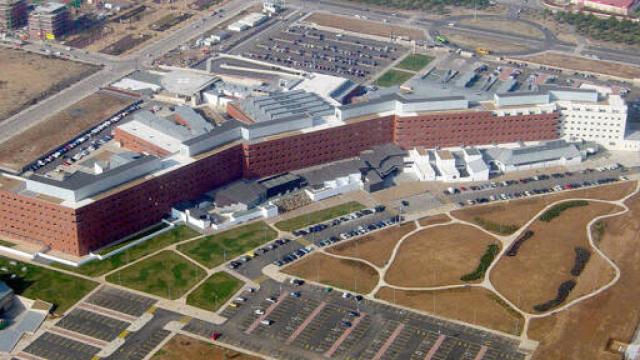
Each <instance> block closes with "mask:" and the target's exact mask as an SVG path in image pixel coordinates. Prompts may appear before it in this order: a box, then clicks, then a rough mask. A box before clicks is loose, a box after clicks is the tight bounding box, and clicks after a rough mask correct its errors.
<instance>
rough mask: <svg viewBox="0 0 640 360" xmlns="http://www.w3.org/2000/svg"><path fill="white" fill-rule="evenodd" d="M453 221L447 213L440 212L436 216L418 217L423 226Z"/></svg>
mask: <svg viewBox="0 0 640 360" xmlns="http://www.w3.org/2000/svg"><path fill="white" fill-rule="evenodd" d="M448 221H451V218H450V217H449V215H447V214H438V215H434V216H426V217H423V218H421V219H418V223H419V224H420V225H422V226H429V225H435V224H442V223H446V222H448Z"/></svg>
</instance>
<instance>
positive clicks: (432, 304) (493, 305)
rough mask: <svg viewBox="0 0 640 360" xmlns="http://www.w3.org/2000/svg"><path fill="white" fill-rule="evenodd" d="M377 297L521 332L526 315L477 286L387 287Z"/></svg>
mask: <svg viewBox="0 0 640 360" xmlns="http://www.w3.org/2000/svg"><path fill="white" fill-rule="evenodd" d="M376 297H377V298H379V299H383V300H385V301H388V302H390V303H394V298H395V303H396V304H398V305H402V306H406V307H410V308H413V309H417V310H420V311H424V312H427V313H432V314H435V315H438V316H442V317H445V318H449V319H455V320H460V321H464V322H466V323H470V324H475V325H479V326H484V327H486V328H490V329H494V330H498V331H502V332H505V333H508V334H513V335H520V333H521V332H522V326H523V325H524V319H523V318H522V316H521V315H520V314H519V313H518V312H517V311H515V310H514V309H512V308H510V307H509V305H507V304H506V303H504V302H503V301H502V300H500V298H498V297H497V296H496V295H495V294H493V293H492V292H490V291H488V290H486V289H483V288H477V287H469V288H462V289H450V290H440V291H402V290H396V291H395V296H394V291H393V289H392V288H389V287H383V288H381V289H380V291H378V292H377V293H376Z"/></svg>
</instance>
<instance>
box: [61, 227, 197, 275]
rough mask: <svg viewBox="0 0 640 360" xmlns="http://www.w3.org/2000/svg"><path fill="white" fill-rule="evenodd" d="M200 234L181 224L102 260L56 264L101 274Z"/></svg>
mask: <svg viewBox="0 0 640 360" xmlns="http://www.w3.org/2000/svg"><path fill="white" fill-rule="evenodd" d="M198 235H200V234H198V233H197V232H195V231H194V230H191V229H190V228H188V227H186V226H184V225H181V226H177V227H175V228H174V229H172V230H169V231H167V232H165V233H162V234H160V235H158V236H156V237H154V238H151V239H149V240H147V241H145V242H143V243H142V244H138V245H136V246H134V247H132V248H130V249H127V250H125V251H123V252H121V253H120V254H117V255H114V256H112V257H110V258H108V259H105V260H102V261H100V260H96V261H91V262H89V263H87V264H84V265H82V266H80V267H77V268H74V267H71V266H65V265H58V264H56V265H55V266H57V267H60V268H62V269H66V270H70V271H75V272H78V273H80V274H84V275H87V276H100V275H103V274H106V273H108V272H109V271H111V270H115V269H117V268H119V267H122V266H124V265H126V264H128V263H130V262H132V261H135V260H137V259H140V258H141V257H143V256H146V255H149V254H151V253H153V252H155V251H157V250H160V249H162V248H165V247H167V246H169V245H171V244H175V243H177V242H180V241H182V240H186V239H190V238H192V237H195V236H198ZM119 245H120V244H118V245H115V246H114V247H116V248H117V247H118V246H119ZM112 250H113V249H112Z"/></svg>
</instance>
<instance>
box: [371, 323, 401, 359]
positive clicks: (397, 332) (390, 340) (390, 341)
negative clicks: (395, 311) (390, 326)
mask: <svg viewBox="0 0 640 360" xmlns="http://www.w3.org/2000/svg"><path fill="white" fill-rule="evenodd" d="M402 329H404V324H398V326H396V329H395V330H393V333H391V335H390V336H389V337H388V338H387V341H385V343H384V345H382V347H381V348H380V350H378V352H377V353H376V355H375V356H374V357H373V360H380V359H381V358H382V355H384V353H386V352H387V350H388V349H389V347H391V344H393V342H394V341H395V340H396V338H397V337H398V335H400V333H401V332H402Z"/></svg>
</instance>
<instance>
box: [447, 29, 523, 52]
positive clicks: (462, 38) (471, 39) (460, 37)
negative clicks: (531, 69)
mask: <svg viewBox="0 0 640 360" xmlns="http://www.w3.org/2000/svg"><path fill="white" fill-rule="evenodd" d="M440 32H441V33H442V34H443V35H444V36H446V37H447V39H448V40H449V41H450V42H451V43H452V44H455V45H457V46H459V47H462V48H466V49H475V48H477V47H482V48H487V49H490V50H491V51H492V52H498V53H512V52H520V51H527V50H531V47H529V46H527V45H524V44H516V43H512V42H504V41H501V40H496V39H492V38H490V37H487V36H482V35H472V32H467V31H465V32H461V31H459V30H455V29H442V30H441V31H440Z"/></svg>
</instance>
